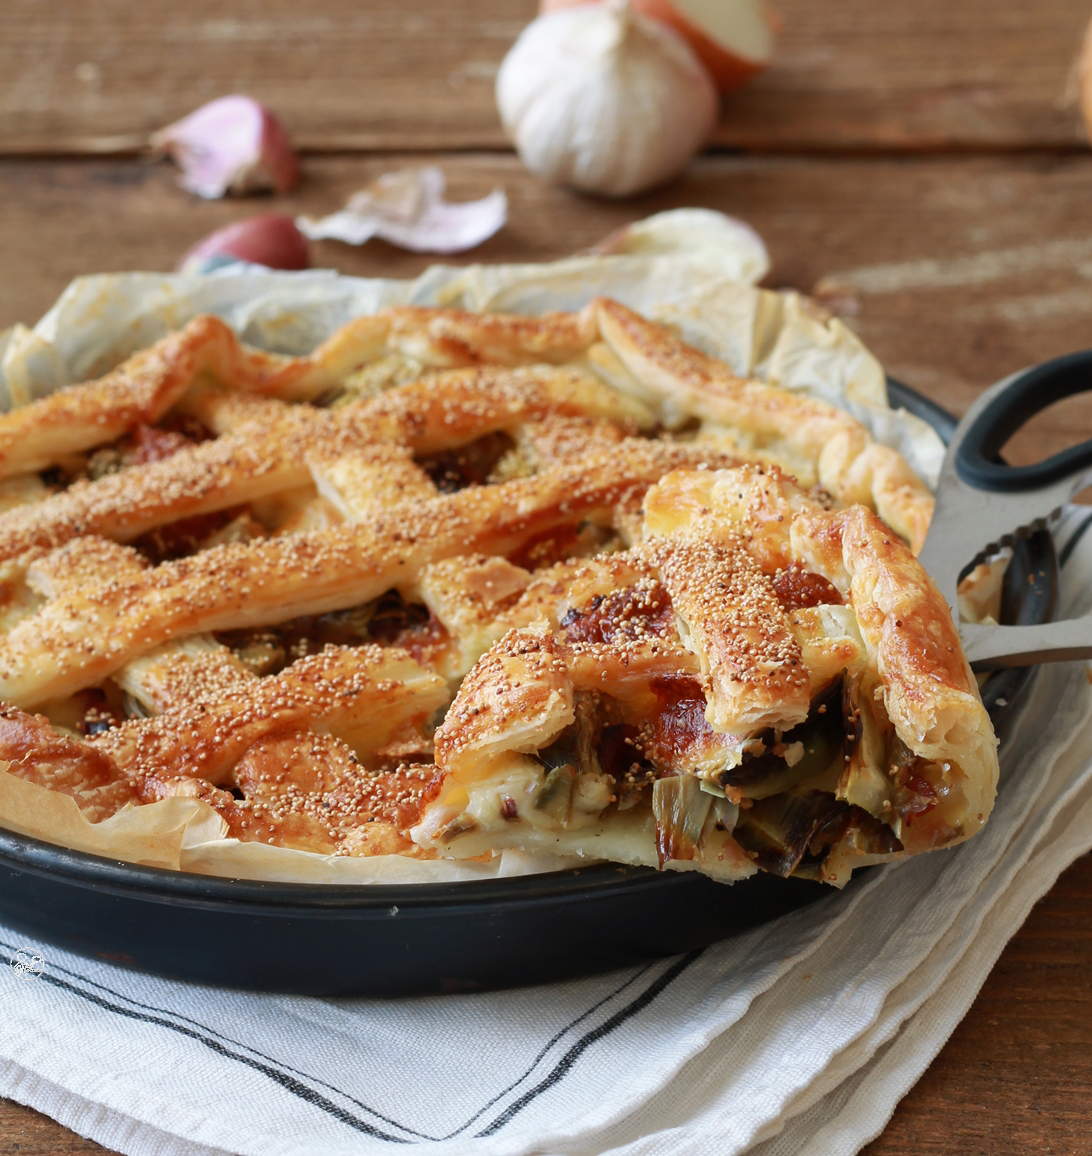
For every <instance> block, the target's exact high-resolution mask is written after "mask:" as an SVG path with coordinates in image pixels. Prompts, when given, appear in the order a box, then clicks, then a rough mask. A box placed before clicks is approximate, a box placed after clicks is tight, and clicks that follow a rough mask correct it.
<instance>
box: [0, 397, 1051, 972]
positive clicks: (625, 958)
mask: <svg viewBox="0 0 1092 1156" xmlns="http://www.w3.org/2000/svg"><path fill="white" fill-rule="evenodd" d="M891 398H892V402H893V403H894V404H895V405H901V406H905V408H907V409H908V410H910V411H911V412H913V413H915V414H917V415H918V416H920V417H922V418H924V419H925V420H927V421H929V422H930V423H931V424H932V425H933V426H934V427H935V428H936V429H937V430H938V432H939V433H940V434H941V436H942V437H945V438H947V436H949V435H950V434H951V431H952V429H953V428H954V421H953V419H952V418H951V417H950V416H949V415H948V414H946V413H945V412H944V411H943V410H941V409H939V408H938V407H937V406H935V405H933V404H932V403H931V402H929V401H927V400H926V399H925V398H922V397H921V396H920V395H918V394H915V393H914V392H913V391H912V390H909V389H908V388H907V387H905V386H902V385H900V384H898V383H896V382H892V383H891ZM1010 571H1011V574H1012V580H1011V581H1010V582H1008V583H1007V584H1006V593H1005V597H1004V600H1003V605H1004V615H1005V617H1006V619H1007V620H1008V621H1013V622H1042V621H1046V620H1048V619H1049V617H1050V616H1051V615H1052V613H1053V609H1054V596H1055V591H1056V586H1057V564H1056V560H1055V557H1054V550H1053V544H1052V541H1051V538H1050V535H1049V534H1046V533H1040V534H1037V535H1034V536H1033V537H1032V538H1031V539H1028V540H1027V541H1026V542H1023V543H1021V544H1020V547H1019V549H1018V550H1017V552H1016V557H1015V558H1014V561H1013V564H1012V566H1011V567H1010ZM1029 577H1030V578H1032V579H1033V580H1032V581H1029ZM1027 678H1028V674H1027V673H1026V672H1024V671H1003V672H1000V673H999V674H998V675H995V676H992V677H991V679H990V681H989V682H988V683H987V686H986V688H985V692H984V697H985V698H986V699H987V704H988V705H989V703H990V702H992V704H993V709H994V712H995V716H996V715H997V713H998V712H1003V711H1004V709H1005V708H1007V707H1009V706H1011V704H1012V703H1013V702H1015V701H1016V699H1017V697H1018V696H1019V694H1020V691H1021V689H1022V688H1023V687H1024V686H1026V685H1027ZM852 886H853V884H850V887H852ZM844 894H845V892H835V891H832V890H831V889H830V888H827V887H824V886H822V885H820V884H816V883H810V882H807V881H805V880H798V879H781V878H778V877H776V876H773V875H764V874H760V875H756V876H754V877H752V878H750V879H748V880H746V881H745V882H742V883H739V884H736V885H734V886H731V887H728V886H725V885H724V884H721V883H715V882H713V881H712V880H711V879H708V878H705V877H704V876H700V875H696V874H692V873H678V872H673V871H665V872H658V871H653V870H651V869H649V868H626V867H619V866H617V865H612V864H600V865H596V866H592V867H586V868H581V869H579V870H570V871H560V872H553V873H550V874H543V875H531V876H518V877H510V878H503V879H494V880H488V881H477V882H463V883H445V884H413V885H408V884H402V885H398V886H387V885H382V886H381V885H371V886H328V885H315V884H284V883H266V882H259V881H252V880H235V879H224V878H218V877H211V876H204V875H194V874H185V873H179V872H174V871H165V870H161V869H158V868H154V867H139V866H134V865H132V864H129V863H122V862H117V861H115V860H110V859H104V858H101V857H99V856H95V855H88V854H85V853H83V852H78V851H69V850H66V849H64V848H61V847H57V846H55V845H53V844H50V843H44V842H42V841H40V840H37V839H31V838H27V837H25V836H22V835H16V834H13V833H11V832H7V831H3V830H0V920H3V922H4V923H6V924H8V925H10V926H12V927H14V928H16V929H18V930H19V931H20V932H21V933H22V934H23V935H25V936H26V937H27V939H28V941H29V942H28V944H27V946H31V945H33V946H39V945H40V944H55V945H57V946H59V947H62V948H66V949H68V950H71V951H74V952H77V953H79V954H81V955H85V956H90V957H95V958H99V959H103V960H107V961H109V962H111V963H117V964H121V965H123V966H127V967H133V968H138V969H140V970H144V971H150V972H154V973H158V974H160V975H165V976H171V977H174V978H178V979H186V980H193V981H197V982H201V983H210V984H218V985H224V986H229V987H239V988H248V989H251V990H261V991H283V992H298V993H306V994H316V995H317V994H326V995H329V994H349V993H358V994H368V995H400V994H411V993H421V992H430V991H435V992H440V991H471V990H480V989H485V988H497V987H505V986H513V985H520V984H530V983H541V982H546V981H550V980H557V979H562V978H565V977H569V976H574V975H580V974H590V973H592V972H595V971H601V970H606V969H608V968H613V967H620V966H623V965H626V964H629V963H633V962H636V961H638V960H643V959H648V958H650V957H654V956H662V955H673V954H677V953H680V952H685V951H689V950H692V949H696V948H700V947H704V946H706V945H708V944H710V943H713V942H715V941H717V940H719V939H724V938H726V937H728V936H731V935H733V934H737V933H739V932H741V931H744V930H746V929H748V928H751V927H754V926H757V925H759V924H762V923H766V922H769V921H770V920H773V919H777V918H779V917H780V916H782V915H785V914H786V913H788V912H789V911H792V910H794V909H796V908H799V907H803V906H806V905H808V904H811V903H815V902H817V901H820V900H826V901H827V902H829V903H830V904H832V905H836V904H838V903H839V902H840V898H839V897H840V895H844Z"/></svg>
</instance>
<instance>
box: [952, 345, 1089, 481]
mask: <svg viewBox="0 0 1092 1156" xmlns="http://www.w3.org/2000/svg"><path fill="white" fill-rule="evenodd" d="M1088 389H1092V350H1086V351H1084V352H1083V353H1070V354H1068V355H1067V356H1065V357H1058V358H1055V360H1054V361H1047V362H1044V363H1043V364H1042V365H1037V366H1036V367H1035V368H1034V369H1029V370H1028V371H1027V372H1026V373H1024V374H1021V375H1020V376H1019V377H1016V378H1015V379H1014V380H1013V381H1012V382H1010V384H1009V385H1008V387H1007V388H1006V389H1005V390H1004V391H1003V392H1002V393H1000V394H998V396H997V397H996V398H994V400H993V401H991V402H990V404H989V405H987V406H986V408H985V409H983V411H982V412H981V413H980V414H979V415H978V417H977V418H976V419H975V421H974V423H973V424H972V426H971V428H970V429H968V430H967V432H966V434H965V435H964V436H963V440H962V441H961V443H960V445H959V447H958V449H957V451H956V459H955V466H956V469H957V470H958V472H959V476H960V477H961V478H962V479H963V481H965V482H966V483H967V484H968V485H971V486H974V487H976V488H977V489H980V490H993V491H995V492H1001V493H1021V492H1023V491H1026V490H1038V489H1042V488H1043V487H1044V486H1049V485H1051V484H1053V483H1054V482H1060V481H1062V480H1063V479H1065V478H1067V477H1070V476H1071V475H1073V474H1076V473H1078V472H1079V471H1081V470H1087V469H1089V468H1090V467H1092V441H1086V442H1082V443H1081V444H1080V445H1079V446H1071V447H1070V448H1069V449H1067V450H1062V451H1061V452H1060V453H1057V454H1055V455H1054V456H1053V457H1049V458H1047V459H1046V460H1045V461H1041V462H1037V463H1036V464H1035V465H1033V466H1007V465H1005V464H1004V463H1003V462H1001V461H998V454H999V453H1000V451H1001V447H1002V446H1003V445H1004V444H1005V442H1007V441H1008V440H1009V438H1010V437H1012V435H1013V434H1014V433H1016V431H1017V430H1018V429H1019V428H1020V427H1021V426H1022V425H1023V424H1024V423H1025V422H1026V421H1028V420H1029V419H1030V418H1032V417H1034V416H1035V415H1036V414H1037V413H1039V412H1040V411H1041V410H1044V409H1046V408H1047V406H1050V405H1053V404H1054V403H1055V402H1056V401H1061V400H1062V399H1063V398H1066V397H1072V396H1073V395H1074V394H1077V393H1083V392H1084V391H1085V390H1088Z"/></svg>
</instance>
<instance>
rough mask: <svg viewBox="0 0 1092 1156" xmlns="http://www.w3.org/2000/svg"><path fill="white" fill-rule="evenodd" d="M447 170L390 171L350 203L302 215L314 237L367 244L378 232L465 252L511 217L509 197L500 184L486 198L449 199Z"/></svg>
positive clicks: (425, 247) (429, 248)
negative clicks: (313, 215) (446, 194)
mask: <svg viewBox="0 0 1092 1156" xmlns="http://www.w3.org/2000/svg"><path fill="white" fill-rule="evenodd" d="M445 187H446V181H445V179H444V174H443V170H441V169H439V168H437V167H436V166H435V165H425V166H422V167H420V168H411V169H401V170H399V171H398V172H393V173H384V175H383V176H381V177H379V179H378V180H375V181H373V182H372V183H371V184H370V185H369V186H368V187H367V188H365V189H362V190H361V191H360V192H358V193H354V194H353V196H352V197H350V198H349V202H348V204H347V205H346V206H345V208H344V209H342V210H340V211H339V212H337V213H331V214H330V215H329V216H328V217H322V218H320V219H318V220H314V219H312V218H310V217H300V218H299V221H298V222H297V223H298V225H299V227H300V229H301V230H302V231H303V232H304V233H305V234H306V235H307V236H308V237H310V238H311V239H312V240H313V241H318V240H333V241H344V242H345V243H346V244H348V245H363V244H364V243H365V242H367V241H370V240H371V239H372V238H373V237H379V238H380V239H381V240H384V241H388V242H389V243H390V244H392V245H398V246H399V247H400V248H402V249H409V250H411V251H412V252H414V253H462V252H465V251H466V250H467V249H473V248H474V247H475V246H476V245H480V244H481V243H482V242H483V241H486V240H488V239H489V238H490V237H492V236H493V234H494V233H496V232H497V230H498V229H500V228H501V227H502V226H503V225H504V223H505V221H506V220H507V219H508V199H507V197H506V196H505V195H504V191H503V190H501V189H494V190H493V192H492V193H490V194H489V196H487V197H483V198H482V199H481V200H480V201H457V202H455V201H445V200H444V189H445Z"/></svg>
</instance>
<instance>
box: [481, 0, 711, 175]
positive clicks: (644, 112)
mask: <svg viewBox="0 0 1092 1156" xmlns="http://www.w3.org/2000/svg"><path fill="white" fill-rule="evenodd" d="M497 104H498V106H499V108H500V113H501V119H502V120H503V122H504V126H505V129H506V131H507V132H508V135H509V136H510V138H511V139H512V141H513V142H514V143H515V146H516V148H517V150H518V151H519V155H520V158H521V159H522V160H523V162H524V164H525V165H527V167H528V168H529V169H531V171H532V172H535V173H538V174H539V175H540V176H543V177H546V178H547V179H549V180H552V181H556V182H559V183H562V184H568V185H572V186H574V187H575V188H578V189H583V190H584V191H586V192H595V193H604V194H606V195H608V196H628V195H630V194H632V193H639V192H642V191H644V190H645V189H648V188H651V187H652V186H654V185H657V184H660V183H661V182H663V181H665V180H667V178H668V177H670V176H672V175H674V174H675V173H676V172H677V171H678V170H679V169H681V168H682V167H683V165H685V164H686V162H687V161H688V160H689V159H690V158H691V157H692V156H693V155H694V153H696V152H697V151H698V149H699V148H700V147H701V146H702V144H703V143H704V142H705V140H706V138H707V137H708V135H709V132H710V130H711V129H712V127H713V124H714V122H715V121H716V116H717V108H718V98H717V90H716V87H715V86H714V84H713V81H712V79H711V78H710V76H709V73H708V71H707V70H706V69H705V67H704V65H702V63H701V62H700V61H699V60H698V58H697V57H696V56H695V55H694V52H693V50H692V49H691V48H690V46H689V45H688V44H687V43H686V41H685V40H683V39H682V38H681V37H680V36H679V35H678V34H677V33H675V32H673V31H672V30H671V29H670V28H667V27H666V26H664V25H662V24H660V23H658V22H657V21H654V20H648V19H647V18H645V17H643V16H640V15H638V14H637V13H635V12H634V11H633V10H632V8H631V7H630V5H629V4H628V3H627V2H625V0H610V2H608V3H606V4H596V5H581V6H579V7H575V8H568V9H564V10H562V11H558V12H551V13H549V14H547V15H545V16H540V17H539V18H538V19H537V20H535V21H534V22H533V23H532V24H530V25H529V26H528V27H527V28H525V29H524V31H523V33H522V34H521V35H520V37H519V39H518V40H517V41H516V43H515V44H514V45H513V47H512V49H511V51H510V52H509V53H508V55H507V56H506V57H505V59H504V63H503V64H502V65H501V68H500V72H499V73H498V75H497Z"/></svg>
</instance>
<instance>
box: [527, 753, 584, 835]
mask: <svg viewBox="0 0 1092 1156" xmlns="http://www.w3.org/2000/svg"><path fill="white" fill-rule="evenodd" d="M575 782H576V769H575V768H574V767H572V766H570V765H569V764H568V763H566V764H565V765H564V766H563V767H555V768H554V769H553V770H552V771H551V772H550V773H549V774H548V775H547V776H546V779H545V781H544V782H543V784H542V787H541V789H540V790H539V792H538V794H537V795H535V807H536V808H537V809H538V810H539V811H543V812H545V813H546V814H547V815H549V816H550V818H551V819H553V820H554V821H555V822H557V823H559V824H560V825H561V826H562V827H566V826H568V823H569V815H570V814H571V812H572V806H573V784H574V783H575Z"/></svg>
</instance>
